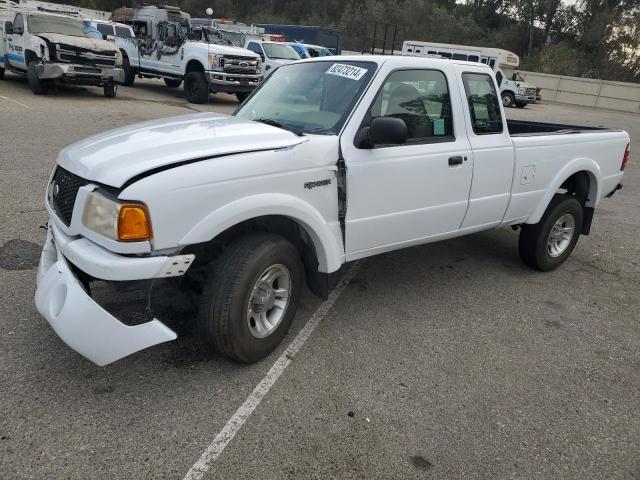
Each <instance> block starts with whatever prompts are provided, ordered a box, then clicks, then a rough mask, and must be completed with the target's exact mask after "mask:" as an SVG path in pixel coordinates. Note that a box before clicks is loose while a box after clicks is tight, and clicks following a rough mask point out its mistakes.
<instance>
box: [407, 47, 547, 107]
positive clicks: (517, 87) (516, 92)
mask: <svg viewBox="0 0 640 480" xmlns="http://www.w3.org/2000/svg"><path fill="white" fill-rule="evenodd" d="M402 53H403V54H404V55H439V56H440V57H444V58H449V59H451V60H464V61H467V62H479V63H484V64H486V65H489V66H490V67H491V69H492V70H493V71H494V72H495V73H496V80H497V81H498V85H499V86H500V95H501V97H502V103H503V104H504V106H505V107H514V106H515V107H521V108H522V107H524V106H526V105H527V104H528V103H533V102H535V99H536V88H535V87H534V86H533V85H530V84H527V83H525V81H524V80H523V79H522V77H520V74H518V73H517V72H515V71H514V69H516V68H518V67H519V66H520V57H518V55H516V54H515V53H513V52H510V51H508V50H503V49H501V48H487V47H472V46H469V45H453V44H448V43H435V42H419V41H416V40H406V41H405V42H403V43H402ZM505 70H506V71H507V73H505Z"/></svg>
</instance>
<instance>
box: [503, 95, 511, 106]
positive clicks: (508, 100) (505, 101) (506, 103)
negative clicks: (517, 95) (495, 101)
mask: <svg viewBox="0 0 640 480" xmlns="http://www.w3.org/2000/svg"><path fill="white" fill-rule="evenodd" d="M502 105H503V106H505V107H510V106H511V97H510V96H509V95H505V96H504V97H502Z"/></svg>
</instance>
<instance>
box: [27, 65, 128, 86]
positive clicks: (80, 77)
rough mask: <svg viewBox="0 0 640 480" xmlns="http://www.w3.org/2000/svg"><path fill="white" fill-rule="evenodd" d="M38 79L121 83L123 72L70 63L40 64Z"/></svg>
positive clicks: (121, 70)
mask: <svg viewBox="0 0 640 480" xmlns="http://www.w3.org/2000/svg"><path fill="white" fill-rule="evenodd" d="M36 72H37V74H38V78H40V79H43V80H44V79H58V78H63V79H70V80H73V81H74V82H76V83H82V81H86V82H89V83H101V84H102V83H114V82H115V83H122V82H124V70H123V69H122V68H107V67H92V66H88V65H74V64H72V63H41V64H40V65H38V67H37V70H36Z"/></svg>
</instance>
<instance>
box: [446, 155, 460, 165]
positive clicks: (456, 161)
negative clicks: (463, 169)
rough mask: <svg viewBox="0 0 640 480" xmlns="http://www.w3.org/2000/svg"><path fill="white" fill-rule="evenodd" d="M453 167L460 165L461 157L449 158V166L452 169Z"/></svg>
mask: <svg viewBox="0 0 640 480" xmlns="http://www.w3.org/2000/svg"><path fill="white" fill-rule="evenodd" d="M455 165H462V157H461V156H456V157H449V166H450V167H453V166H455Z"/></svg>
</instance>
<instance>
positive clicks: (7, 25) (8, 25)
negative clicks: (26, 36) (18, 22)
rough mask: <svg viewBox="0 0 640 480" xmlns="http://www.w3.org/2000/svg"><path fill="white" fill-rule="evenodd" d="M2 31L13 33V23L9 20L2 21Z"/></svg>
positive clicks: (8, 33)
mask: <svg viewBox="0 0 640 480" xmlns="http://www.w3.org/2000/svg"><path fill="white" fill-rule="evenodd" d="M4 33H6V34H7V35H11V34H13V23H11V22H9V21H7V22H4Z"/></svg>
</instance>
